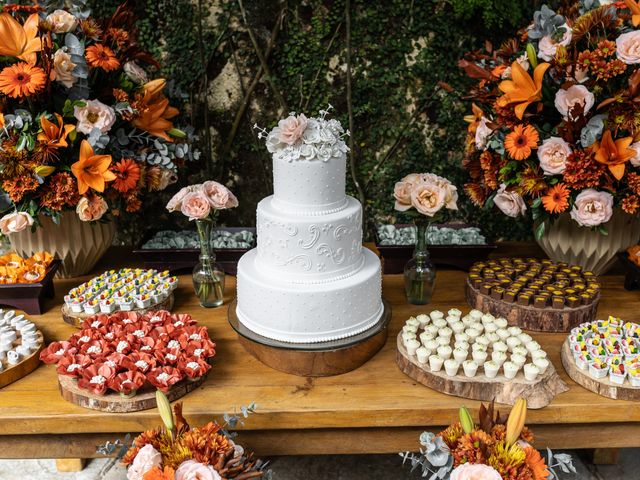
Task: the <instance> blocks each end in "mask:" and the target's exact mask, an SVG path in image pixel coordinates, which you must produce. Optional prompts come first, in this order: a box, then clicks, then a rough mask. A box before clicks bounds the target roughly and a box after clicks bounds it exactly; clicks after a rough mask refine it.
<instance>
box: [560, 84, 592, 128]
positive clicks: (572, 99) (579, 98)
mask: <svg viewBox="0 0 640 480" xmlns="http://www.w3.org/2000/svg"><path fill="white" fill-rule="evenodd" d="M594 102H595V97H594V96H593V93H591V92H590V91H589V90H587V87H585V86H584V85H572V86H571V87H569V88H567V89H566V90H564V89H562V88H561V89H560V90H558V91H557V92H556V99H555V102H554V103H555V106H556V108H557V109H558V112H560V114H561V115H562V116H563V117H564V119H565V120H569V115H570V114H571V109H572V108H574V107H575V106H576V105H582V107H583V111H582V114H583V115H585V114H586V113H587V112H588V111H589V110H591V107H593V103H594Z"/></svg>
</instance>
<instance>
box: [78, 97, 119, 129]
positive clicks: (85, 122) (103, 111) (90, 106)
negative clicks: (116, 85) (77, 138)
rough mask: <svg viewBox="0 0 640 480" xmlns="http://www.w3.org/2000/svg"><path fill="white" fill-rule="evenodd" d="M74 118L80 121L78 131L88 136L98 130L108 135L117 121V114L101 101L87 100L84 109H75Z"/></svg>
mask: <svg viewBox="0 0 640 480" xmlns="http://www.w3.org/2000/svg"><path fill="white" fill-rule="evenodd" d="M73 116H74V117H76V119H77V120H78V124H77V125H76V130H78V131H79V132H81V133H84V134H86V135H89V134H90V133H91V130H93V129H94V128H97V129H98V130H100V131H101V132H102V133H107V132H108V131H109V130H110V129H111V127H112V126H113V124H114V123H115V121H116V112H115V110H114V109H113V108H111V107H110V106H108V105H105V104H104V103H102V102H101V101H100V100H86V101H85V106H84V107H74V109H73Z"/></svg>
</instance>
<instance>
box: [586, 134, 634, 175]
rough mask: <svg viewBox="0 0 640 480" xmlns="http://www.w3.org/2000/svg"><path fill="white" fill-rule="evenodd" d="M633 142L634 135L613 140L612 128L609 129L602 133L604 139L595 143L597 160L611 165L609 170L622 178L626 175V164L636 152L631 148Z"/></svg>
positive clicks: (594, 149)
mask: <svg viewBox="0 0 640 480" xmlns="http://www.w3.org/2000/svg"><path fill="white" fill-rule="evenodd" d="M632 142H633V138H632V137H624V138H618V139H617V140H613V137H612V136H611V130H607V131H606V132H604V134H603V135H602V140H601V141H600V142H596V143H594V145H593V151H594V152H596V156H595V158H596V160H597V161H598V162H600V163H602V164H603V165H606V166H607V167H609V171H610V172H611V174H612V175H613V176H614V177H615V178H616V180H620V179H621V178H622V177H623V176H624V170H625V165H624V164H625V163H627V162H628V161H629V160H631V158H633V157H634V156H635V154H636V151H635V150H633V149H632V148H629V145H631V143H632Z"/></svg>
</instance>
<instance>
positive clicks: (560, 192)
mask: <svg viewBox="0 0 640 480" xmlns="http://www.w3.org/2000/svg"><path fill="white" fill-rule="evenodd" d="M570 193H571V190H569V188H568V187H567V186H566V185H565V184H564V183H558V184H557V185H554V186H553V187H551V188H550V189H549V190H547V194H546V195H545V196H543V197H542V205H543V206H544V209H545V210H546V211H547V212H549V213H562V212H564V211H565V210H566V209H567V208H569V201H568V200H569V195H570Z"/></svg>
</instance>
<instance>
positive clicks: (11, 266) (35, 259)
mask: <svg viewBox="0 0 640 480" xmlns="http://www.w3.org/2000/svg"><path fill="white" fill-rule="evenodd" d="M52 261H53V257H52V256H51V254H50V253H49V252H38V253H36V254H34V255H32V256H30V257H29V258H22V257H21V256H20V255H18V254H17V253H5V254H4V255H1V256H0V284H3V285H4V284H10V283H37V282H41V281H42V280H43V279H44V277H45V276H46V274H47V269H48V268H49V265H51V262H52Z"/></svg>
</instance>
